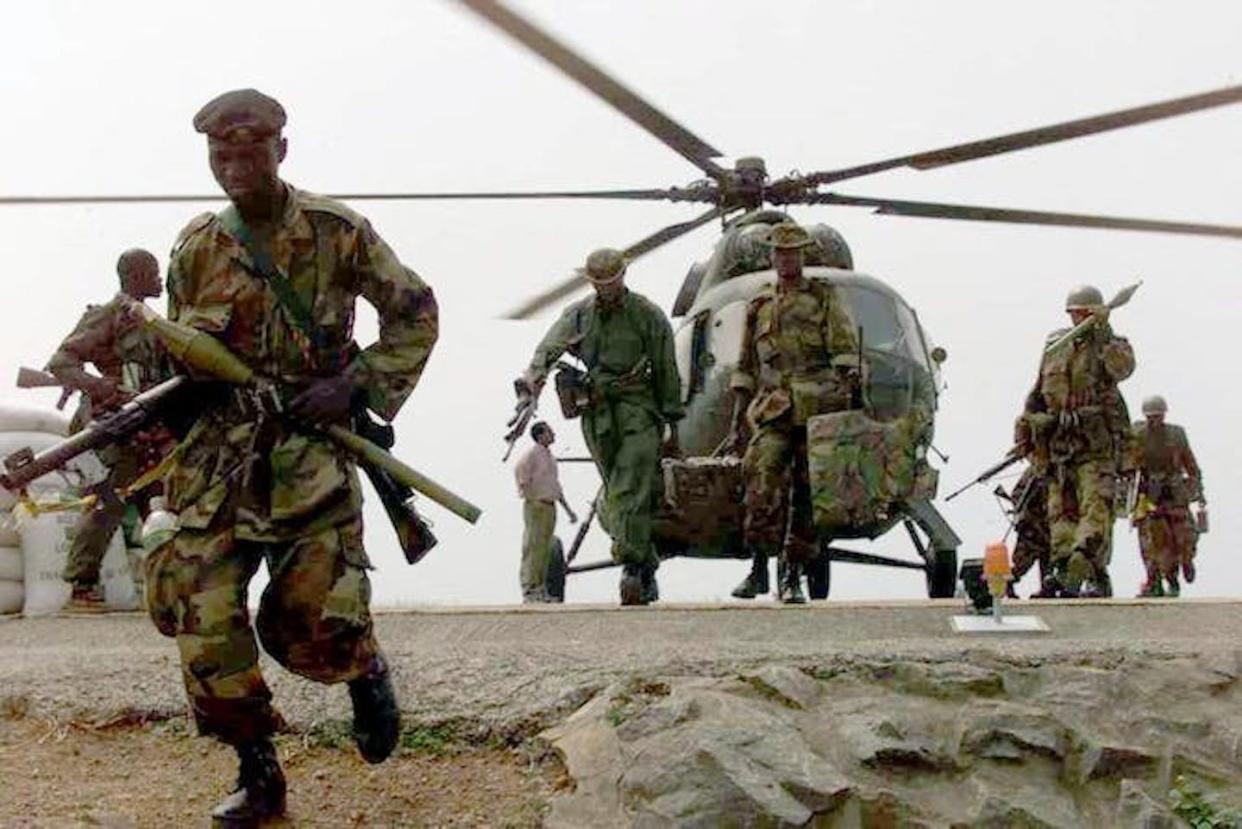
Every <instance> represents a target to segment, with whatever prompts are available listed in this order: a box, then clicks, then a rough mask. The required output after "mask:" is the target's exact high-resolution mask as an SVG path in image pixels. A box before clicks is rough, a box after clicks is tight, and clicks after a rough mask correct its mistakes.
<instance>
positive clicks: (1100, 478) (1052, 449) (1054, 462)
mask: <svg viewBox="0 0 1242 829" xmlns="http://www.w3.org/2000/svg"><path fill="white" fill-rule="evenodd" d="M1065 310H1066V312H1067V313H1068V314H1069V316H1070V320H1071V322H1072V323H1073V325H1074V326H1075V328H1074V329H1072V331H1073V332H1074V335H1073V336H1070V337H1068V338H1067V337H1066V334H1067V333H1068V332H1067V330H1061V331H1057V332H1054V333H1053V335H1052V336H1051V337H1049V340H1048V345H1047V346H1045V349H1044V353H1043V355H1042V357H1041V359H1040V366H1039V375H1038V377H1037V379H1036V382H1035V387H1034V389H1032V391H1031V393H1030V394H1029V395H1028V396H1027V403H1026V409H1025V412H1024V415H1023V424H1024V426H1023V428H1024V429H1025V430H1027V432H1028V433H1029V440H1028V441H1027V442H1026V444H1025V445H1024V447H1023V448H1024V450H1025V451H1026V455H1027V459H1028V461H1029V462H1030V463H1031V464H1032V465H1033V466H1034V467H1035V469H1036V471H1037V473H1043V477H1044V480H1045V482H1046V484H1047V494H1046V498H1047V507H1048V530H1049V541H1050V547H1051V549H1050V556H1049V558H1050V565H1051V572H1050V573H1048V574H1046V576H1045V579H1044V584H1043V586H1042V588H1041V590H1040V592H1039V593H1038V594H1036V595H1037V596H1038V597H1052V596H1067V597H1077V596H1083V597H1087V598H1090V597H1098V596H1108V595H1111V594H1112V583H1111V580H1110V579H1109V575H1108V564H1109V558H1110V556H1111V550H1112V530H1113V521H1114V518H1115V515H1114V498H1115V495H1116V492H1117V485H1118V484H1117V479H1118V476H1119V474H1121V473H1122V472H1123V471H1124V470H1123V468H1122V467H1123V465H1124V464H1125V463H1126V462H1128V460H1129V452H1128V443H1129V432H1130V429H1129V415H1128V412H1127V410H1126V405H1125V400H1124V398H1123V397H1122V395H1121V391H1120V389H1119V388H1118V383H1120V382H1121V381H1123V380H1125V379H1126V378H1127V377H1129V376H1130V375H1131V374H1132V373H1133V371H1134V351H1133V349H1131V347H1130V343H1129V342H1128V341H1127V340H1126V339H1125V338H1123V337H1119V336H1117V335H1116V334H1114V333H1113V330H1112V328H1111V326H1110V325H1109V323H1108V312H1109V308H1108V306H1106V305H1105V304H1104V298H1103V296H1102V295H1101V294H1100V292H1099V290H1097V289H1096V288H1093V287H1091V286H1089V285H1084V286H1082V287H1079V288H1075V289H1074V290H1073V291H1071V292H1070V293H1069V296H1068V297H1067V298H1066V303H1065ZM1088 320H1090V321H1091V322H1090V323H1089V324H1087V323H1088Z"/></svg>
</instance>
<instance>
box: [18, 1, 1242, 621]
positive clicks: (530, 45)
mask: <svg viewBox="0 0 1242 829" xmlns="http://www.w3.org/2000/svg"><path fill="white" fill-rule="evenodd" d="M458 1H459V3H460V4H461V5H462V6H463V7H465V8H466V9H468V10H470V11H471V12H473V13H475V14H477V15H479V16H480V17H482V18H483V19H485V20H486V21H488V22H489V23H490V24H492V25H494V26H495V27H497V28H498V29H500V30H501V31H502V32H504V33H506V34H507V35H508V36H510V37H511V38H512V39H514V40H515V41H516V42H517V43H519V44H520V45H522V46H523V47H525V48H526V49H528V50H530V51H531V52H533V53H534V54H536V55H538V56H539V57H541V58H542V59H544V60H546V61H548V62H549V63H551V64H552V65H553V66H555V67H556V68H558V69H559V70H560V71H562V72H563V73H564V74H566V75H568V76H569V77H570V78H572V79H573V80H575V81H577V82H578V83H579V84H581V85H582V86H583V87H585V88H586V89H587V90H588V91H590V92H591V93H592V94H594V95H596V96H598V97H599V98H600V99H602V100H604V101H605V102H607V103H608V104H610V105H611V106H612V107H614V108H615V109H616V110H617V111H619V112H620V113H621V114H623V115H624V116H625V117H627V118H628V119H629V120H630V121H631V122H633V123H634V124H636V125H637V126H638V127H640V128H641V129H643V130H645V131H646V132H647V133H649V134H650V135H652V136H653V137H655V138H656V139H657V140H659V141H661V142H662V143H663V144H665V145H666V146H668V147H669V148H670V149H671V150H673V151H674V152H676V153H678V154H679V155H680V156H681V157H682V158H683V159H685V160H686V161H687V162H688V163H690V164H691V165H693V166H694V167H695V168H697V170H698V171H699V174H700V177H699V178H698V179H696V180H693V181H691V182H689V183H688V184H684V185H679V186H672V187H664V188H641V189H609V190H539V191H516V192H438V193H426V192H389V193H339V194H330V195H333V196H334V197H335V198H339V199H342V200H346V201H363V200H441V199H462V200H540V199H573V200H593V199H603V200H614V199H616V200H631V201H656V202H660V201H664V202H672V203H686V204H697V205H700V206H704V207H706V209H705V210H704V211H703V212H701V213H698V214H697V215H695V216H693V217H691V218H689V219H688V220H686V221H682V222H679V223H677V224H673V225H670V226H668V227H664V228H661V229H659V230H657V231H655V232H654V233H652V234H650V235H648V236H646V237H644V238H643V239H640V240H639V241H637V242H635V243H633V244H631V245H629V246H627V247H625V248H624V249H623V253H624V255H625V256H626V258H627V259H628V260H629V261H631V262H633V261H634V260H637V259H639V258H640V257H642V256H643V255H645V254H647V253H650V252H651V251H654V250H656V249H657V248H659V247H661V246H663V245H665V244H667V243H669V242H671V241H673V240H675V239H678V238H681V237H683V236H686V235H687V234H690V233H692V232H694V231H696V230H698V229H700V228H703V227H706V226H708V225H711V224H713V223H716V222H719V223H720V228H721V231H720V233H721V235H720V238H719V240H718V241H717V242H716V244H715V246H714V247H713V248H712V251H711V253H710V254H709V255H708V256H707V257H706V258H705V259H704V260H703V261H702V262H698V263H695V264H694V265H693V266H692V267H691V268H690V270H689V272H688V274H687V275H686V278H685V280H684V282H683V284H682V286H681V290H680V291H679V292H678V295H677V299H676V300H675V302H674V305H673V307H672V309H671V316H673V317H674V318H677V319H680V320H681V322H680V323H679V324H678V326H677V333H676V342H677V344H676V349H677V357H678V362H679V368H680V370H681V373H682V377H683V385H684V388H683V390H684V394H685V399H686V402H687V410H688V415H687V419H686V421H685V422H684V424H683V427H682V430H681V439H682V444H683V447H684V449H685V450H686V451H687V453H689V454H690V455H692V456H701V457H706V456H708V455H710V454H711V453H712V452H713V451H714V449H715V447H716V446H717V445H718V444H719V441H720V439H721V438H722V437H723V435H724V431H725V430H726V429H727V418H728V416H729V414H730V409H731V401H730V400H729V397H728V392H727V390H726V388H725V385H726V383H725V378H727V376H728V372H729V369H730V367H731V364H732V363H733V362H735V361H736V355H737V351H738V344H739V340H740V337H741V318H742V314H743V313H744V309H745V306H746V303H747V301H748V300H749V299H750V298H751V297H753V296H754V295H755V294H756V293H757V292H758V291H759V290H760V289H761V288H762V287H763V286H764V285H765V284H767V283H769V282H771V281H772V280H773V279H774V278H775V276H774V274H773V272H772V270H771V268H770V263H767V262H764V261H763V259H762V256H761V255H760V256H752V255H749V254H748V255H747V256H738V254H739V252H741V251H742V250H743V249H745V248H748V247H753V246H752V245H750V244H749V242H750V241H753V238H752V237H753V236H755V235H757V234H758V233H760V232H761V231H762V229H763V226H770V225H772V224H774V223H776V222H779V221H787V220H789V218H790V217H789V216H788V215H787V214H786V213H785V212H784V210H785V209H787V208H790V207H796V206H815V205H831V206H852V207H861V208H867V209H870V210H872V211H874V212H875V213H877V214H879V215H887V216H907V217H919V218H936V219H943V220H959V221H976V222H978V221H983V222H1003V223H1010V224H1025V225H1044V226H1064V227H1086V228H1098V229H1113V230H1130V231H1145V232H1158V233H1175V234H1192V235H1202V236H1217V237H1228V238H1242V227H1233V226H1223V225H1213V224H1201V223H1186V222H1175V221H1164V220H1153V219H1143V218H1126V217H1115V216H1100V215H1089V214H1080V213H1057V212H1049V211H1035V210H1022V209H1013V208H1005V207H994V206H981V205H964V204H953V203H940V202H924V201H909V200H899V199H889V198H872V197H867V196H861V195H855V194H846V193H841V192H838V191H835V190H828V189H824V188H827V187H829V186H832V185H836V184H838V183H840V182H843V181H850V180H853V179H856V178H862V177H865V176H870V175H874V174H877V173H882V172H884V171H888V170H896V169H901V168H909V169H914V170H919V171H928V170H934V169H938V168H941V167H945V166H949V165H953V164H959V163H964V162H968V161H971V160H976V159H982V158H988V157H993V156H997V155H1002V154H1005V153H1010V152H1015V151H1020V150H1025V149H1029V148H1033V147H1038V146H1044V145H1049V144H1054V143H1057V142H1061V141H1066V140H1071V139H1075V138H1081V137H1087V136H1091V135H1096V134H1100V133H1104V132H1108V131H1111V130H1117V129H1122V128H1127V127H1131V126H1137V125H1140V124H1144V123H1149V122H1153V121H1157V120H1160V119H1165V118H1171V117H1175V116H1181V115H1185V114H1189V113H1193V112H1197V111H1203V110H1207V109H1210V108H1214V107H1219V106H1224V105H1229V104H1234V103H1238V102H1240V101H1242V86H1233V87H1227V88H1222V89H1217V90H1213V91H1209V92H1205V93H1200V94H1195V95H1189V96H1186V97H1181V98H1176V99H1172V100H1166V101H1162V102H1158V103H1154V104H1148V105H1145V106H1139V107H1135V108H1131V109H1125V110H1119V111H1115V112H1110V113H1106V114H1103V115H1097V116H1093V117H1087V118H1081V119H1077V120H1071V121H1066V122H1062V123H1058V124H1053V125H1049V126H1043V127H1038V128H1034V129H1028V130H1023V131H1019V132H1013V133H1008V134H1005V135H1000V136H995V137H991V138H986V139H982V140H976V141H970V142H967V143H962V144H957V145H953V146H949V147H943V148H939V149H935V150H931V151H926V152H918V153H913V154H908V155H902V156H897V157H893V158H886V159H880V160H876V161H870V162H867V163H862V164H857V165H853V166H850V167H844V168H839V169H830V170H821V171H817V172H811V173H805V174H803V173H790V174H788V175H784V176H776V177H774V176H771V175H769V173H768V171H767V169H766V165H765V164H764V162H763V160H762V159H761V158H759V157H756V156H747V157H740V158H737V159H736V161H735V162H734V163H733V164H732V165H727V164H725V163H723V162H721V161H720V159H722V158H724V157H725V156H724V154H723V153H721V152H720V151H719V150H717V149H716V148H715V147H713V146H712V145H711V144H709V143H708V142H707V141H705V140H703V139H702V138H700V137H699V136H698V135H696V134H694V133H693V132H691V131H690V130H688V129H687V128H685V127H684V126H682V125H681V124H679V123H678V122H676V121H675V120H674V119H672V118H671V117H669V116H668V115H666V114H665V113H663V112H661V111H660V110H658V109H657V108H656V107H654V106H653V105H651V104H650V103H649V102H648V101H647V100H645V99H644V98H643V97H642V96H640V95H639V94H638V93H636V92H634V91H633V90H631V89H629V88H628V87H626V86H625V85H624V84H622V83H621V82H619V81H618V80H617V79H615V78H614V77H612V76H611V75H609V74H608V73H606V72H605V71H603V70H602V69H600V68H599V67H598V66H596V65H594V64H593V63H591V62H590V61H589V60H587V59H586V58H584V57H583V56H582V55H581V54H579V53H578V52H576V51H575V50H573V49H571V48H570V47H569V46H567V45H566V44H564V43H563V42H561V41H560V40H558V39H556V38H555V37H553V36H552V35H550V34H549V33H547V32H546V31H544V30H543V29H541V28H540V27H538V26H536V25H535V24H534V23H532V22H531V21H530V20H529V19H527V18H525V17H523V16H522V15H519V14H518V13H516V12H515V11H513V10H512V9H510V8H508V7H507V6H506V5H504V4H502V3H500V2H497V0H458ZM220 198H221V197H220V196H219V195H127V196H55V197H47V196H6V197H0V204H41V203H106V202H121V203H125V202H197V201H218V200H219V199H220ZM809 229H811V230H812V232H813V233H817V232H819V231H817V230H816V226H814V225H809ZM820 247H824V246H823V245H821V246H820ZM750 253H754V252H753V251H751V252H750ZM842 264H844V263H842V262H840V261H837V262H835V263H834V262H830V261H828V260H827V259H823V260H819V262H818V263H817V262H816V261H815V260H814V258H812V261H810V262H808V266H807V273H808V275H810V276H811V277H812V278H815V279H822V280H826V281H828V282H830V283H831V284H833V285H834V286H836V287H837V289H838V291H839V292H840V293H841V294H842V296H843V297H844V298H845V300H846V303H847V305H848V306H849V311H850V312H851V314H852V315H853V317H854V318H855V319H856V320H859V321H861V323H862V324H861V326H860V327H862V328H863V329H864V335H865V336H864V345H863V347H864V355H863V356H864V357H865V360H866V365H867V372H866V376H867V377H868V386H869V388H868V395H867V396H868V398H869V399H870V401H871V406H872V407H873V408H872V409H871V410H870V411H869V413H868V414H869V416H873V417H872V419H874V420H876V421H877V422H879V423H891V422H895V421H898V420H900V419H901V418H903V417H905V416H906V415H908V414H909V413H910V412H911V411H913V410H930V412H931V413H932V414H933V415H934V412H935V407H936V400H937V395H938V394H939V390H940V388H941V384H940V366H941V363H942V362H943V361H944V357H945V354H944V352H943V351H942V350H939V349H937V348H936V347H935V346H934V344H933V343H932V341H931V339H930V336H929V335H928V333H927V331H926V329H925V328H924V326H923V325H922V323H921V321H920V319H919V317H918V315H917V313H916V312H915V309H914V308H913V307H912V306H911V305H910V304H909V303H908V302H906V301H905V300H904V298H903V297H902V296H901V294H900V293H899V292H898V291H897V290H896V289H894V288H893V287H892V286H890V285H889V284H887V283H886V282H884V281H883V280H882V279H880V278H878V277H876V276H874V275H868V274H865V273H862V272H859V271H856V270H854V269H853V267H852V263H849V264H847V265H846V266H845V267H841V265H842ZM586 287H587V283H586V281H585V279H584V278H583V277H582V276H581V275H579V274H573V275H570V276H568V277H567V278H566V279H564V280H562V281H561V282H559V283H557V284H555V285H552V286H551V287H549V288H548V289H546V290H544V291H541V292H540V293H539V294H538V295H536V296H533V297H532V298H531V299H530V300H528V301H527V302H524V303H522V305H521V306H519V307H517V308H515V309H513V310H512V311H510V312H509V313H508V314H507V315H506V316H507V317H509V318H512V319H526V318H529V317H531V316H533V315H535V314H536V313H538V312H540V311H541V310H543V309H544V308H547V307H549V306H551V305H554V304H555V303H557V302H558V301H560V300H563V299H565V298H567V297H569V296H571V295H573V294H575V293H576V292H578V291H580V290H583V289H585V288H586ZM933 426H934V422H928V423H927V424H926V426H925V427H924V428H923V429H922V430H921V431H919V432H918V433H917V436H916V438H915V439H913V440H910V441H908V443H907V445H906V446H905V447H904V448H905V449H906V450H907V451H906V452H905V453H904V454H905V455H906V456H907V457H909V458H910V459H911V462H912V463H913V464H914V466H915V467H917V474H915V475H914V476H913V477H914V480H915V481H916V482H917V487H916V488H915V486H914V485H912V488H911V489H910V490H909V491H906V492H901V493H896V496H898V497H895V498H894V500H893V502H892V503H889V504H886V505H884V506H883V508H880V509H877V510H876V511H875V514H874V515H872V516H869V517H868V518H869V520H858V521H857V522H856V523H854V524H852V525H851V526H847V527H837V528H835V529H834V531H833V532H832V533H831V537H830V538H825V539H824V542H825V544H824V550H823V555H822V556H821V559H820V563H819V565H817V566H816V567H813V568H811V573H810V576H811V578H812V583H811V590H810V593H811V595H812V596H813V597H822V596H824V595H826V594H827V592H828V585H829V573H830V569H829V565H830V564H831V562H832V561H843V562H844V561H854V562H861V563H869V564H886V565H890V566H897V567H904V568H909V569H912V570H920V571H922V572H924V574H925V576H926V579H927V585H928V592H929V594H930V595H933V596H944V595H951V594H952V591H953V582H954V578H955V575H956V574H955V572H954V570H955V569H956V549H957V546H958V544H959V543H960V541H959V540H958V539H957V536H956V535H955V534H954V533H953V531H952V529H951V528H950V527H949V526H948V524H947V522H945V521H944V519H943V517H942V516H940V514H939V512H938V511H937V510H936V509H935V507H934V506H933V502H934V500H935V495H936V484H937V481H936V479H935V478H936V476H935V474H934V473H935V470H934V469H933V468H932V467H931V464H930V463H929V462H928V460H927V452H928V451H929V450H930V451H933V452H934V448H933V447H932V437H933V435H934V429H933ZM669 523H670V522H668V521H665V522H663V526H664V527H665V529H664V531H663V532H662V533H660V534H659V535H660V540H659V544H660V547H661V553H662V555H685V556H701V557H712V558H740V557H742V552H741V549H740V545H738V544H736V543H734V542H733V541H731V540H729V539H728V538H726V539H725V540H724V541H722V542H720V543H715V544H694V543H688V542H687V539H684V538H677V537H675V535H674V534H673V533H671V532H670V531H669V530H668V525H669ZM674 523H675V522H674ZM898 523H900V524H902V525H903V526H904V528H905V529H906V531H907V532H908V534H909V535H910V536H911V539H912V543H913V544H914V546H915V548H916V550H917V551H918V553H919V556H918V558H919V560H918V561H915V562H910V561H903V560H899V559H885V558H882V557H879V556H869V555H866V554H863V553H857V552H853V551H850V550H844V549H840V548H838V547H836V546H835V542H836V541H837V540H840V539H849V538H868V539H871V538H878V537H879V536H881V535H883V534H885V533H887V532H889V531H890V530H892V529H894V528H895V527H896V525H897V524H898ZM605 564H606V563H601V565H599V566H605ZM594 566H596V565H579V566H577V567H574V568H571V569H573V570H574V571H584V570H587V569H592V568H593V567H594Z"/></svg>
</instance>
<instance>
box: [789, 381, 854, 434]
mask: <svg viewBox="0 0 1242 829" xmlns="http://www.w3.org/2000/svg"><path fill="white" fill-rule="evenodd" d="M789 396H790V400H791V402H792V404H793V422H794V425H795V426H803V425H805V424H806V422H807V421H808V420H810V419H811V418H813V417H815V416H816V415H821V414H829V413H831V412H840V411H844V410H845V409H848V408H850V404H851V402H852V400H851V398H852V394H851V389H850V387H849V385H848V384H846V383H844V382H842V380H841V378H840V376H839V375H838V374H837V373H836V372H835V371H832V370H829V371H828V372H826V373H824V374H821V375H816V376H814V377H804V378H798V379H795V380H791V381H790V383H789Z"/></svg>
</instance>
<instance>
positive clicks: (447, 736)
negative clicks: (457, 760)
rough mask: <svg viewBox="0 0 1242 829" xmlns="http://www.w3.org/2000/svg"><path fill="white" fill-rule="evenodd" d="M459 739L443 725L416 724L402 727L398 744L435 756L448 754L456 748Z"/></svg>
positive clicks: (413, 750) (416, 751) (415, 751)
mask: <svg viewBox="0 0 1242 829" xmlns="http://www.w3.org/2000/svg"><path fill="white" fill-rule="evenodd" d="M458 743H459V740H458V738H457V734H456V733H455V732H454V731H453V729H451V728H448V727H445V726H435V725H418V726H413V727H410V728H404V729H402V731H401V737H400V739H399V740H398V745H400V746H401V748H402V749H403V750H405V751H408V752H412V753H414V754H430V755H432V756H435V757H439V756H442V755H444V754H448V753H449V752H451V751H455V750H456V749H457V748H458Z"/></svg>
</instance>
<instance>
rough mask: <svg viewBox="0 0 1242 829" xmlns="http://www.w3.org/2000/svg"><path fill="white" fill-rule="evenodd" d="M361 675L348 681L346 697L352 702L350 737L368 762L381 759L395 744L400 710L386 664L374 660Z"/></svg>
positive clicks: (386, 757)
mask: <svg viewBox="0 0 1242 829" xmlns="http://www.w3.org/2000/svg"><path fill="white" fill-rule="evenodd" d="M376 663H377V664H376V667H375V668H374V669H373V670H371V671H370V672H368V673H367V674H366V675H365V676H360V677H358V678H357V679H351V680H350V681H349V700H350V702H352V703H353V704H354V741H355V742H357V744H358V753H359V754H361V755H362V759H363V760H366V761H367V762H368V763H371V764H375V763H382V762H384V761H385V760H387V759H388V755H390V754H392V750H393V749H394V748H396V747H397V737H398V736H399V735H400V732H401V711H400V709H398V708H397V695H396V693H395V692H394V691H393V688H392V679H391V678H390V677H389V675H388V665H387V664H386V663H385V662H384V661H383V659H377V660H376Z"/></svg>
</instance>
